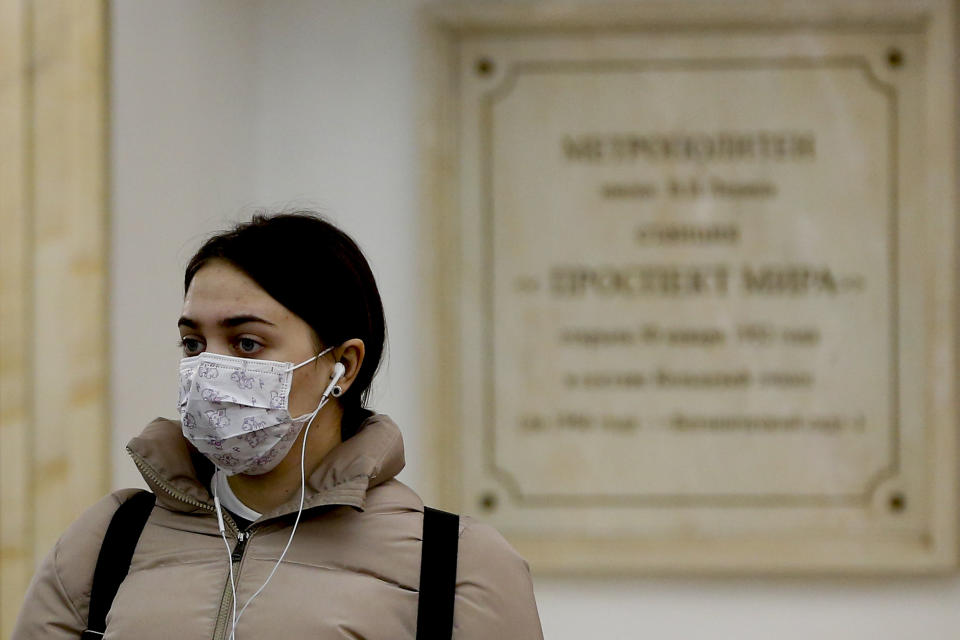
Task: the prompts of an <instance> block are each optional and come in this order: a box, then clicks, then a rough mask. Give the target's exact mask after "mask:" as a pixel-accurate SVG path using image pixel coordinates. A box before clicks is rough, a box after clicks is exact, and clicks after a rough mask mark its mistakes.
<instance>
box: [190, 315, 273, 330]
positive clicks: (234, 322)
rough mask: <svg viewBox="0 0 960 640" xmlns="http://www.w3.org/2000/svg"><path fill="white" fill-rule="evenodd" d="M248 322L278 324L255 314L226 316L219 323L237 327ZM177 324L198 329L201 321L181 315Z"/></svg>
mask: <svg viewBox="0 0 960 640" xmlns="http://www.w3.org/2000/svg"><path fill="white" fill-rule="evenodd" d="M248 322H259V323H261V324H266V325H270V326H271V327H275V326H277V325H275V324H273V323H272V322H270V321H269V320H264V319H263V318H261V317H260V316H253V315H245V316H230V317H229V318H224V319H223V320H221V321H220V322H218V323H217V324H219V325H220V326H221V327H236V326H239V325H241V324H247V323H248ZM177 326H178V327H187V328H189V329H196V328H197V327H199V326H200V325H199V323H197V321H196V320H193V319H191V318H188V317H186V316H180V319H179V320H177Z"/></svg>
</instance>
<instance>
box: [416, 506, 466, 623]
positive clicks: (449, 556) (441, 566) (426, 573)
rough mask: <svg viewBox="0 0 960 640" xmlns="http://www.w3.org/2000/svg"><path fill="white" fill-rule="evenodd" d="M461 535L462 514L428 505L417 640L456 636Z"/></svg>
mask: <svg viewBox="0 0 960 640" xmlns="http://www.w3.org/2000/svg"><path fill="white" fill-rule="evenodd" d="M459 538H460V516H458V515H456V514H454V513H447V512H446V511H440V510H438V509H431V508H430V507H424V509H423V550H422V551H421V558H420V602H419V605H418V607H417V640H450V638H451V637H452V636H453V600H454V595H455V592H456V587H457V545H458V543H459Z"/></svg>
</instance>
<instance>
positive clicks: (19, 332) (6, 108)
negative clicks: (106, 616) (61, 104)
mask: <svg viewBox="0 0 960 640" xmlns="http://www.w3.org/2000/svg"><path fill="white" fill-rule="evenodd" d="M24 19H25V16H24V13H23V7H22V4H21V2H19V0H3V2H2V3H0V227H2V228H3V233H0V636H2V637H4V638H6V637H8V636H9V635H10V632H11V630H12V627H13V620H14V618H15V616H16V613H17V609H18V607H19V603H20V598H21V597H22V593H23V590H24V589H25V588H26V586H27V582H28V581H29V579H30V573H31V571H32V569H33V562H32V558H33V547H32V544H31V542H30V525H31V519H30V492H29V490H30V485H29V482H28V470H29V468H30V448H29V441H28V427H29V419H30V410H29V395H28V384H26V378H27V374H28V372H29V356H28V349H27V341H28V328H27V327H28V325H27V315H26V314H27V303H28V301H29V295H28V280H27V276H28V272H27V268H26V263H25V249H26V247H25V239H26V237H27V217H26V191H27V182H26V180H27V175H28V174H27V171H26V167H25V162H24V160H25V158H24V151H25V145H24V132H25V128H26V126H25V125H26V118H25V116H26V113H25V108H26V100H27V91H26V87H25V83H24V82H23V77H24V73H25V56H24V49H25V38H24V35H25V34H24V32H23V25H24Z"/></svg>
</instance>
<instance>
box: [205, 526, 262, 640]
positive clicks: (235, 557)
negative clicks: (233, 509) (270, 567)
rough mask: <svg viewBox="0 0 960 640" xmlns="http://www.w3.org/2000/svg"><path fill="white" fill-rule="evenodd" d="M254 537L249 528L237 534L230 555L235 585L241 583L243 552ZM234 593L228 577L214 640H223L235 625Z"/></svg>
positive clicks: (221, 596)
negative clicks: (232, 625) (233, 617)
mask: <svg viewBox="0 0 960 640" xmlns="http://www.w3.org/2000/svg"><path fill="white" fill-rule="evenodd" d="M252 535H253V531H251V530H250V528H248V529H247V530H246V531H239V532H237V544H236V546H235V547H234V548H233V551H232V552H231V553H230V563H231V564H232V565H233V579H234V582H235V583H239V581H240V563H241V562H242V561H243V552H244V551H245V550H246V548H247V542H248V541H249V540H250V537H251V536H252ZM232 615H233V592H232V591H231V590H230V576H229V575H228V576H227V582H226V584H224V585H223V593H222V594H221V595H220V611H219V612H218V614H217V624H216V626H215V627H214V630H213V638H214V640H222V639H223V638H227V637H228V636H229V634H230V625H231V624H233V619H232Z"/></svg>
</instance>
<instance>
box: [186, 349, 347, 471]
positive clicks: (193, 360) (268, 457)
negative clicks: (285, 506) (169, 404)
mask: <svg viewBox="0 0 960 640" xmlns="http://www.w3.org/2000/svg"><path fill="white" fill-rule="evenodd" d="M332 349H333V347H330V348H328V349H324V350H323V351H322V352H320V353H319V354H317V355H315V356H314V357H312V358H309V359H307V360H304V361H303V362H301V363H300V364H298V365H294V364H293V363H292V362H276V361H273V360H253V359H250V358H237V357H234V356H223V355H218V354H215V353H201V354H199V355H196V356H191V357H189V358H183V359H182V360H181V361H180V401H179V409H180V420H181V423H182V429H183V435H184V437H185V438H186V439H187V440H189V441H190V442H191V443H192V444H193V446H195V447H196V448H197V450H199V451H200V453H202V454H203V455H205V456H207V457H208V458H209V459H210V460H211V461H213V463H214V464H215V465H217V466H218V467H219V468H221V469H223V471H224V472H225V473H226V474H227V475H234V474H237V473H245V474H250V475H260V474H263V473H267V472H268V471H270V470H271V469H273V468H274V467H276V466H277V465H278V464H279V463H280V461H281V460H283V458H284V457H285V456H286V455H287V452H288V451H290V447H292V446H293V442H294V440H296V439H297V436H298V435H299V433H300V430H301V429H302V428H303V425H304V424H306V423H307V422H308V421H309V420H310V419H311V418H312V417H313V416H314V415H316V413H317V411H319V410H320V408H321V407H322V406H323V403H322V401H321V404H320V405H318V406H317V408H316V409H315V410H313V411H312V412H310V413H307V414H304V415H302V416H299V417H297V418H292V417H291V416H290V411H289V409H288V403H289V401H290V384H291V382H292V380H293V371H294V370H295V369H298V368H300V367H302V366H303V365H305V364H307V363H310V362H313V361H314V360H316V359H317V358H319V357H320V356H322V355H324V354H326V353H329V352H330V351H331V350H332Z"/></svg>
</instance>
